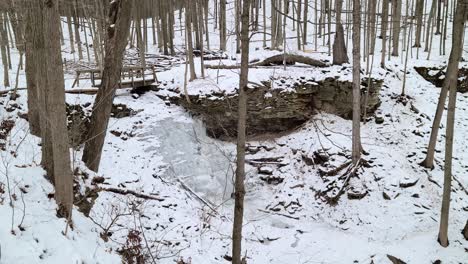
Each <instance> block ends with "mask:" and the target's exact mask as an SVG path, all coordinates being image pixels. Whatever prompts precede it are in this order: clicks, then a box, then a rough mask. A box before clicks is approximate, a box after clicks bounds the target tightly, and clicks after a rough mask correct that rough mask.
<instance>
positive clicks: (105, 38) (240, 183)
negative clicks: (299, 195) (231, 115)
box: [0, 0, 468, 264]
mask: <svg viewBox="0 0 468 264" xmlns="http://www.w3.org/2000/svg"><path fill="white" fill-rule="evenodd" d="M467 2H468V1H467V0H456V1H455V0H453V1H451V0H433V1H432V3H431V4H430V10H427V8H426V7H427V6H429V5H428V4H426V1H425V0H408V1H406V2H405V3H404V4H405V5H403V1H402V0H392V1H390V0H382V1H376V0H352V1H351V0H346V1H344V0H335V1H333V0H320V1H318V0H316V1H309V0H296V1H292V0H232V1H228V0H213V1H209V0H191V1H189V0H179V1H176V0H174V1H171V0H167V1H166V0H159V1H157V0H154V1H152V0H144V1H135V0H114V1H108V0H102V1H91V0H89V1H75V0H68V1H67V0H5V1H3V2H2V3H0V10H1V12H0V49H1V55H2V56H1V57H2V64H3V67H4V85H5V86H6V87H8V86H10V80H9V74H8V70H9V69H11V56H10V48H13V47H16V48H17V50H18V52H19V54H20V59H19V60H20V62H19V66H18V71H19V69H20V68H22V67H23V62H22V61H23V55H24V58H25V62H26V63H25V72H26V79H27V91H28V107H29V115H28V118H29V122H30V129H31V133H32V134H34V135H37V136H39V137H41V139H42V165H43V167H44V169H45V170H46V172H47V175H48V177H49V179H50V180H51V182H52V183H53V184H54V186H55V189H56V193H55V198H56V201H57V204H58V207H59V213H60V214H61V215H62V216H64V217H67V218H68V219H70V217H71V213H72V207H73V176H72V171H71V167H70V158H69V157H70V155H69V141H68V133H67V121H66V111H65V87H64V73H63V67H62V62H63V58H62V46H63V45H64V44H65V42H66V41H69V43H67V44H68V46H69V47H70V52H71V53H73V54H77V57H78V59H79V60H88V61H90V62H91V61H93V62H95V63H96V64H97V66H98V67H100V68H101V70H102V83H101V87H100V89H99V90H98V93H97V95H96V98H95V102H94V105H93V111H92V116H91V124H90V128H89V131H88V132H87V140H86V142H85V144H84V150H83V157H82V160H83V161H84V162H85V164H86V165H87V166H88V167H89V168H90V169H91V170H93V171H98V169H99V164H100V160H101V153H102V149H103V144H104V140H105V135H106V131H107V126H108V123H109V119H110V113H111V108H112V101H113V98H114V95H115V92H116V89H117V87H118V83H119V80H120V72H121V68H122V64H123V59H124V53H125V50H126V48H127V47H128V46H130V47H132V48H133V47H135V48H136V49H137V50H138V53H139V59H140V60H139V62H140V63H141V64H142V66H144V65H145V58H146V57H145V54H146V53H147V52H148V50H149V45H157V47H158V48H159V49H160V51H161V52H162V53H164V54H168V55H174V54H176V52H177V50H179V49H178V48H177V47H176V45H175V39H176V38H177V37H178V36H177V34H179V35H180V36H181V38H183V39H184V40H185V43H184V45H183V46H184V47H183V49H182V50H185V53H186V56H187V64H186V65H187V67H188V68H189V69H190V70H189V72H190V80H193V79H195V78H197V75H196V73H195V66H194V57H195V55H194V53H195V51H196V50H197V51H199V53H200V54H202V56H201V60H200V61H201V63H202V64H203V52H204V50H211V49H219V50H222V51H226V50H227V45H228V42H229V40H231V43H233V44H234V45H235V50H236V51H237V52H239V53H241V65H240V69H241V71H240V82H239V88H240V89H239V97H238V98H239V104H238V105H239V109H238V113H239V120H238V135H237V137H238V140H237V161H236V162H237V169H236V177H235V208H234V224H233V238H232V239H233V247H232V253H233V263H234V264H240V263H242V259H241V241H242V224H243V204H244V196H245V187H244V178H245V168H244V165H245V164H244V163H245V144H246V132H245V129H246V113H247V98H246V93H245V88H246V87H247V84H248V72H249V42H250V38H251V34H252V33H256V34H262V35H263V46H264V47H265V48H267V47H268V48H270V49H279V50H284V51H285V52H286V49H290V50H292V49H295V50H302V51H307V49H308V48H310V47H314V49H315V50H318V45H320V47H322V48H323V47H326V48H328V54H329V55H331V56H333V63H334V64H344V63H348V62H349V58H348V52H347V49H348V46H349V39H350V37H352V38H351V39H352V61H351V63H352V65H353V123H352V128H353V129H352V131H353V136H352V162H353V163H354V166H356V167H357V166H359V164H360V162H361V153H362V152H363V148H362V145H361V142H360V121H361V113H362V110H361V109H360V108H361V103H360V102H361V99H360V96H361V62H362V61H365V62H366V63H367V67H366V68H367V70H366V71H367V73H369V72H371V69H372V66H373V61H374V54H375V53H376V50H375V49H376V42H377V41H381V42H382V45H381V47H382V49H381V50H380V54H381V58H380V66H381V67H383V68H385V63H386V61H388V60H389V59H391V57H392V56H394V57H395V56H399V55H401V54H403V53H404V54H405V55H406V57H405V59H406V61H407V60H408V56H409V54H411V56H412V51H413V49H412V48H411V47H414V48H416V49H417V51H416V56H417V57H418V56H419V49H420V48H422V47H423V44H424V51H423V52H426V53H427V58H428V59H429V57H430V52H431V50H432V43H433V41H432V40H433V36H434V35H440V43H439V46H440V49H439V52H440V53H441V54H445V42H446V39H447V28H448V24H449V22H450V21H449V19H448V18H449V17H451V19H452V20H453V34H452V36H453V37H452V48H451V52H450V58H449V63H448V68H447V74H446V79H445V82H444V85H443V88H442V90H441V94H440V97H439V104H438V107H437V112H436V116H435V118H434V121H433V122H434V123H433V126H432V133H431V138H430V143H429V146H428V151H427V157H426V159H425V160H424V161H423V162H422V165H423V166H425V167H428V168H432V167H433V163H434V151H435V147H436V142H437V135H438V129H439V127H440V122H441V119H442V114H443V111H444V105H445V102H446V99H447V97H449V105H448V118H447V134H446V146H445V149H446V152H445V178H444V179H445V182H444V195H443V206H442V214H441V223H440V232H439V241H440V243H441V245H443V246H447V245H448V238H447V228H448V212H449V204H450V189H451V185H450V183H451V176H452V175H451V167H452V166H451V162H452V149H453V148H452V146H453V130H454V129H453V128H454V119H455V109H456V105H455V104H456V94H457V93H456V85H457V79H458V77H457V76H458V63H459V61H460V59H461V54H462V48H463V35H464V26H465V21H466V19H467V13H468V12H467ZM267 3H268V4H269V5H268V4H267ZM267 5H268V6H269V7H270V10H269V11H270V12H267V8H266V7H267ZM343 7H345V8H343ZM402 7H405V8H404V9H403V8H402ZM229 14H234V17H233V20H234V24H233V26H232V28H229V27H228V25H229V23H228V22H231V21H230V20H228V17H232V16H231V15H229ZM343 14H344V15H343ZM449 14H450V15H449ZM210 20H214V22H213V23H211V22H210V23H209V21H210ZM268 21H269V23H268V24H267V22H268ZM62 22H64V23H62ZM288 23H290V24H288ZM62 25H66V28H62ZM211 27H212V28H211ZM176 28H179V29H180V32H177V31H176ZM413 28H415V29H413ZM290 29H292V31H291V30H290ZM379 29H380V30H379ZM361 31H364V32H361ZM402 31H403V33H402ZM434 31H435V32H434ZM213 32H216V34H213ZM292 32H293V33H292ZM81 33H83V34H81ZM210 33H211V35H210ZM289 34H291V36H290V35H289ZM216 35H218V36H219V42H218V43H219V46H218V47H214V46H213V45H210V36H216ZM332 35H334V40H333V41H332ZM64 36H66V37H67V39H68V40H66V38H65V37H64ZM310 36H313V38H312V39H309V37H310ZM362 37H364V38H363V40H361V38H362ZM290 39H293V40H294V41H295V42H296V44H297V46H296V47H295V48H291V47H288V45H290V43H291V41H288V40H290ZM320 41H322V43H321V44H319V42H320ZM200 68H201V76H202V77H204V70H203V69H204V67H203V65H202V67H200ZM405 74H406V64H405ZM16 79H17V80H16V83H18V74H17V77H16ZM404 94H405V90H404V87H403V89H402V95H404Z"/></svg>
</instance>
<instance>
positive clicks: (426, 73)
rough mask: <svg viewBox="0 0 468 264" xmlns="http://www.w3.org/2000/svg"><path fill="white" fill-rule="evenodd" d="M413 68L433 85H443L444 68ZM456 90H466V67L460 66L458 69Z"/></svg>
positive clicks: (467, 85) (467, 86) (467, 81)
mask: <svg viewBox="0 0 468 264" xmlns="http://www.w3.org/2000/svg"><path fill="white" fill-rule="evenodd" d="M414 69H415V70H416V72H417V73H419V75H421V76H422V77H423V78H424V79H425V80H426V81H428V82H430V83H432V84H434V85H435V86H437V87H442V85H444V81H445V70H446V68H436V67H414ZM457 91H459V92H460V93H466V92H468V68H460V69H459V70H458V82H457Z"/></svg>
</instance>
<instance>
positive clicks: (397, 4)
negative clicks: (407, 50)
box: [392, 0, 402, 57]
mask: <svg viewBox="0 0 468 264" xmlns="http://www.w3.org/2000/svg"><path fill="white" fill-rule="evenodd" d="M401 1H402V0H393V1H392V9H393V11H392V20H393V33H392V37H393V50H392V56H395V57H398V45H399V43H400V22H401Z"/></svg>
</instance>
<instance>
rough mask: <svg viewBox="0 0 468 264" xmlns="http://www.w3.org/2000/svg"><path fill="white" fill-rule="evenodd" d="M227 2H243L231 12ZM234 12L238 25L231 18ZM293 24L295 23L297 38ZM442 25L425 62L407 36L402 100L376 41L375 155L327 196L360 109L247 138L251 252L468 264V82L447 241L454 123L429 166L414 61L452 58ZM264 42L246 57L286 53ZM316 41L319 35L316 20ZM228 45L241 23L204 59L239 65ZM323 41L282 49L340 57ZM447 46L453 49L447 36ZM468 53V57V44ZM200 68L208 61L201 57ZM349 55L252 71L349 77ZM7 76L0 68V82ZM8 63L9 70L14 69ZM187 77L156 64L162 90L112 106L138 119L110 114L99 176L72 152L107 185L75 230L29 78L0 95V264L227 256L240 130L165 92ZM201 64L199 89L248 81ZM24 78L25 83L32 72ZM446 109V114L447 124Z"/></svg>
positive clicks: (433, 99)
mask: <svg viewBox="0 0 468 264" xmlns="http://www.w3.org/2000/svg"><path fill="white" fill-rule="evenodd" d="M267 2H269V1H267ZM229 7H231V5H229ZM403 8H405V7H403ZM229 12H231V13H233V11H232V9H229ZM269 12H270V6H267V13H269ZM228 18H229V19H230V20H229V21H228V25H230V28H233V25H234V23H235V21H234V17H233V16H231V15H228ZM211 23H212V22H211ZM268 23H269V22H268ZM289 24H291V23H289ZM289 24H288V26H287V28H288V31H287V32H288V34H291V36H294V35H295V32H293V31H292V25H289ZM449 24H450V23H449ZM65 27H66V25H65V24H63V28H65ZM210 27H212V25H211V24H210ZM450 28H451V25H450V27H449V31H448V40H450V39H451V30H450ZM177 30H179V28H176V31H177ZM179 33H180V32H177V34H176V44H177V46H178V47H179V48H181V49H183V48H182V46H183V44H182V43H184V41H185V40H184V38H183V37H182V36H180V34H179ZM81 34H83V32H81ZM350 37H351V36H349V40H348V41H349V42H348V45H349V47H348V54H349V56H351V52H350V51H351V48H350V47H351V45H352V42H351V38H350ZM440 37H441V35H438V36H435V37H434V43H437V44H436V45H434V47H432V54H431V58H430V60H427V59H426V56H427V53H424V52H422V50H420V51H419V58H418V59H416V48H412V49H411V51H412V54H410V55H409V56H410V57H409V60H408V65H407V75H406V94H407V96H405V97H401V96H400V93H401V88H402V83H403V76H404V59H403V58H404V56H400V57H392V58H391V60H390V61H387V68H386V69H381V68H380V67H379V63H378V62H379V61H380V49H381V41H380V40H379V39H378V40H377V42H376V53H375V62H373V63H372V64H371V65H373V68H372V72H371V73H370V74H371V75H372V77H374V78H379V79H383V80H384V83H383V88H382V90H381V93H380V98H381V101H382V103H381V105H380V107H379V108H378V109H377V111H376V114H375V116H371V117H370V118H369V120H368V121H367V122H366V123H362V124H361V125H362V132H361V133H362V145H363V148H364V149H365V151H366V152H368V155H367V156H365V157H364V158H365V160H366V161H367V164H366V166H364V167H362V168H361V169H359V170H358V171H357V177H353V178H351V179H350V182H349V185H350V186H351V188H350V189H349V190H347V192H346V193H345V194H344V195H343V196H342V197H341V198H340V199H339V201H338V203H337V204H334V205H331V204H329V203H328V202H327V201H326V200H325V199H324V198H323V196H321V195H320V191H323V190H326V189H327V188H328V187H329V186H328V184H329V183H330V182H333V181H336V184H340V180H339V176H340V175H338V176H332V177H329V179H328V178H327V176H323V175H320V169H322V170H327V169H330V168H333V167H334V166H339V165H341V164H342V163H344V162H345V161H346V159H347V157H348V156H349V154H350V149H351V121H349V120H345V119H343V118H341V117H337V116H334V115H331V114H326V113H318V114H317V115H315V116H314V117H313V118H312V119H311V120H309V121H308V122H306V123H305V124H303V125H302V126H301V127H299V128H298V129H296V130H294V131H290V132H289V133H281V134H273V135H267V136H264V137H258V138H255V139H253V140H250V141H249V142H248V148H247V149H248V153H247V154H248V155H247V157H246V158H247V161H248V164H247V168H246V171H247V176H246V189H247V190H246V191H247V194H246V204H245V207H246V208H245V209H246V212H245V220H244V223H245V224H244V233H243V234H244V240H243V243H244V244H243V252H244V253H245V255H246V256H247V262H248V263H258V264H263V263H275V264H276V263H278V264H279V263H291V264H292V263H391V261H390V259H389V258H388V256H387V255H392V256H395V257H397V258H399V259H401V260H403V261H405V262H406V263H436V261H437V260H440V261H441V262H442V263H454V264H455V263H468V253H467V251H468V242H467V241H466V240H465V238H464V237H463V235H462V234H461V230H462V229H463V227H464V226H465V224H466V221H467V219H468V191H467V189H468V177H467V176H466V175H467V173H468V165H467V164H468V152H467V151H466V149H467V148H468V141H467V140H466V137H465V135H466V134H468V118H467V114H468V100H467V99H468V94H459V96H458V101H457V119H456V128H455V131H456V134H455V135H456V136H455V144H454V146H455V150H454V161H453V167H454V169H453V173H454V174H453V179H454V181H453V184H452V200H451V202H452V203H451V211H450V223H449V239H450V246H449V247H447V248H443V247H441V246H440V245H439V243H438V242H437V234H438V228H439V218H440V207H441V199H442V186H443V169H444V168H443V166H444V142H445V140H444V139H445V136H444V134H445V131H444V129H442V130H441V135H440V136H439V141H438V145H437V153H436V162H435V164H436V166H435V168H434V169H433V170H427V169H424V168H422V167H421V166H419V165H418V163H419V162H420V161H422V160H423V159H424V156H425V155H424V153H425V151H426V147H427V143H428V141H429V135H430V130H431V126H432V118H433V116H434V114H435V109H436V105H437V100H438V95H439V91H440V88H437V87H435V86H434V85H433V84H431V83H430V82H428V81H426V80H424V78H423V77H422V76H420V75H419V74H418V73H417V72H416V71H415V70H414V67H415V66H426V67H438V66H445V65H446V64H447V60H448V55H439V45H438V43H439V38H440ZM210 39H211V41H212V42H211V46H212V47H217V46H218V43H217V42H218V39H219V36H218V35H217V32H216V31H214V30H213V33H212V34H210ZM262 39H263V35H262V34H254V35H253V37H252V40H251V47H250V57H249V58H250V60H262V59H264V58H267V57H269V56H272V55H276V54H279V52H278V51H271V50H265V49H263V47H262V46H263V43H262ZM309 39H311V40H313V39H314V35H313V30H311V31H310V36H309ZM467 41H468V36H465V43H468V42H467ZM234 42H235V39H234V35H232V36H230V38H229V41H228V43H229V45H228V47H229V51H228V52H227V54H228V55H229V57H230V58H234V59H230V58H229V59H226V60H222V61H218V60H216V61H208V62H205V63H207V64H213V65H218V64H219V63H222V64H225V65H233V64H235V63H239V60H240V56H239V55H237V54H235V52H234V49H235V44H234ZM314 44H315V43H310V44H309V45H308V47H309V48H308V49H307V52H298V51H296V44H295V40H294V39H288V42H287V46H286V50H287V51H288V52H291V53H298V54H302V55H306V56H310V57H313V58H315V59H318V60H322V61H328V62H330V61H331V60H332V59H331V56H328V54H327V51H328V47H327V46H323V45H320V44H323V43H322V41H320V42H319V45H318V50H317V51H315V50H314V46H315V45H314ZM465 47H466V45H465ZM63 48H64V50H63V56H64V58H66V60H67V61H69V62H71V61H76V58H75V56H76V55H73V54H70V49H69V47H67V46H64V47H63ZM446 49H447V54H449V52H448V51H449V50H450V41H448V42H447V47H446ZM156 50H157V48H156V47H155V46H150V53H152V54H156V53H158V52H157V51H156ZM463 57H464V58H465V59H467V58H468V53H467V52H466V50H465V51H464V52H463ZM179 59H181V60H182V59H184V58H183V56H181V57H180V58H179ZM18 61H19V54H18V52H17V50H16V49H13V50H12V62H13V67H12V69H16V67H17V65H18ZM83 64H85V62H83ZM195 65H196V72H197V73H199V72H200V61H199V58H197V59H196V61H195ZM362 65H363V70H362V72H366V69H365V65H366V63H364V62H363V63H362ZM461 66H462V67H468V63H466V62H462V63H461ZM351 67H352V65H350V64H345V65H343V66H331V70H330V72H331V73H329V75H326V74H320V73H318V71H317V70H316V69H312V68H310V67H306V66H304V65H302V66H300V65H299V66H298V65H295V66H288V67H287V68H286V69H283V67H282V66H278V67H269V68H259V69H252V70H251V71H250V78H249V80H250V81H251V82H253V83H261V82H262V81H267V80H270V79H275V78H279V77H292V78H296V77H297V78H299V77H301V76H304V77H306V78H309V77H314V78H325V77H337V78H340V79H342V80H351V75H350V74H349V73H350V68H351ZM345 72H347V73H345ZM3 74H5V73H4V72H1V71H0V79H1V78H2V76H3ZM9 74H10V76H14V75H15V74H16V71H15V70H11V71H10V72H9ZM184 74H185V65H174V66H173V67H172V68H171V69H169V70H167V71H164V72H161V73H158V81H159V86H158V87H160V88H161V90H159V91H146V92H138V93H137V92H136V91H132V90H131V89H122V90H119V91H118V93H117V95H116V98H115V100H114V104H123V105H126V106H127V107H128V108H131V109H132V110H134V111H132V113H131V114H130V115H129V116H125V117H122V118H111V121H110V124H109V128H108V131H107V134H106V142H105V145H104V151H103V155H102V162H101V167H100V170H99V172H98V173H93V172H91V171H89V170H88V169H86V167H85V166H84V164H82V163H81V161H80V157H81V151H82V149H81V148H78V149H74V150H71V152H70V155H71V158H72V159H73V160H72V161H73V162H72V165H73V169H74V171H75V175H76V186H77V188H80V192H81V193H82V194H85V195H93V194H91V193H89V192H88V191H89V190H90V189H93V188H97V189H99V190H100V191H99V193H98V196H97V198H96V200H95V201H94V204H93V206H92V209H91V211H90V212H89V216H85V214H83V213H82V212H80V211H79V210H78V209H79V208H78V206H75V209H76V210H74V212H73V217H72V221H73V228H72V229H71V228H66V221H65V219H61V218H57V216H56V204H55V201H54V200H53V195H51V194H53V192H54V190H53V186H52V185H51V184H50V182H48V181H47V180H46V179H45V178H44V174H45V171H44V170H43V169H42V168H41V166H40V161H41V147H40V140H39V139H38V138H37V137H35V136H32V135H31V134H30V133H29V124H28V122H27V120H25V118H24V114H25V113H27V112H28V110H27V95H26V91H24V90H21V91H19V98H17V99H16V100H10V98H9V95H3V96H0V107H1V108H0V122H1V125H0V249H1V251H0V253H1V255H0V263H1V264H11V263H19V264H20V263H28V264H29V263H73V264H75V263H77V264H78V263H79V264H81V263H120V262H121V255H122V254H134V253H135V252H139V251H142V252H145V254H147V257H149V259H151V260H152V261H154V263H163V264H164V263H168V264H169V263H180V264H182V263H190V261H191V263H193V264H198V263H201V264H208V263H213V264H214V263H229V261H228V259H229V256H230V254H231V242H232V240H231V235H232V221H233V204H234V202H233V199H232V190H233V172H234V170H235V143H233V142H231V141H221V140H216V139H213V138H211V137H209V136H208V135H207V133H206V130H205V128H204V125H203V123H202V122H201V121H200V120H199V119H198V118H197V117H194V116H192V115H190V113H189V112H187V111H186V109H184V108H183V107H181V106H177V105H175V104H171V103H170V102H169V101H168V100H165V99H164V96H167V95H171V94H173V93H174V92H173V91H174V89H178V90H179V91H182V89H183V85H184ZM205 74H206V77H205V79H197V80H195V81H193V82H190V83H189V84H188V86H187V91H188V93H189V94H191V95H201V96H209V95H210V94H212V93H213V92H215V93H219V92H224V93H231V92H234V91H235V90H236V89H237V87H238V82H239V71H238V70H222V71H219V70H215V69H207V70H205ZM368 76H369V75H368V74H363V76H362V77H363V78H364V77H368ZM74 78H75V75H74V73H73V69H69V70H68V71H66V74H65V86H66V88H67V89H71V86H72V83H73V81H74ZM160 84H166V85H165V86H164V85H160ZM90 85H91V84H90V81H82V82H80V84H79V87H78V88H89V87H90ZM155 85H156V84H155ZM18 86H19V87H25V86H26V79H25V73H24V72H23V71H21V72H20V74H19V85H18ZM2 89H3V88H0V92H1V91H2ZM276 89H282V88H279V87H276ZM66 100H67V103H68V104H71V105H80V106H81V107H82V108H83V109H84V112H85V113H86V114H88V115H89V113H90V111H91V107H92V103H93V101H94V95H84V94H80V95H77V94H67V98H66ZM445 122H446V121H445V115H444V119H443V121H442V124H444V125H443V126H442V127H445ZM10 129H11V130H10ZM317 153H318V154H317ZM322 154H323V155H325V156H326V160H324V162H322V163H315V164H311V163H310V162H309V160H313V159H314V158H316V156H317V155H322ZM335 187H336V186H335ZM338 187H339V186H338ZM115 190H127V193H118V192H116V191H115ZM353 191H354V192H356V193H358V194H364V195H365V196H364V197H363V198H361V199H352V198H353V197H352V195H349V193H352V192H353ZM90 198H91V197H90V196H87V197H85V198H83V200H90ZM177 261H180V262H177ZM439 263H440V262H439Z"/></svg>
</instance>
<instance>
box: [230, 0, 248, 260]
mask: <svg viewBox="0 0 468 264" xmlns="http://www.w3.org/2000/svg"><path fill="white" fill-rule="evenodd" d="M242 4H243V8H242V17H241V21H242V29H241V41H242V54H241V73H240V80H239V106H238V107H239V109H238V115H239V120H238V125H237V160H236V165H237V166H236V179H235V192H234V194H235V204H234V224H233V229H232V263H233V264H241V263H242V259H241V251H242V247H241V246H242V223H243V218H244V196H245V186H244V180H245V141H246V131H245V130H246V121H247V98H246V94H245V89H246V88H247V84H248V80H249V76H248V75H249V41H250V40H249V5H250V0H243V1H242Z"/></svg>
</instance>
